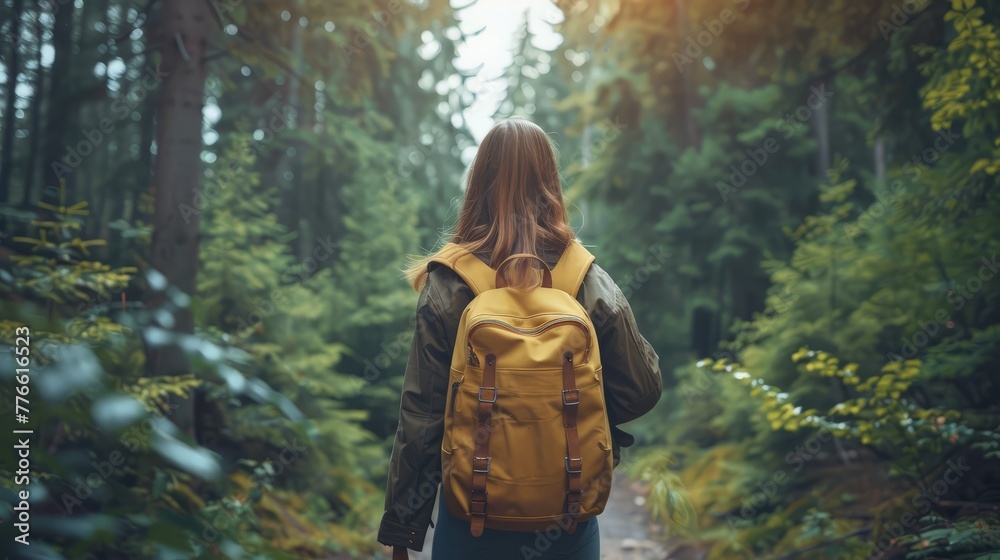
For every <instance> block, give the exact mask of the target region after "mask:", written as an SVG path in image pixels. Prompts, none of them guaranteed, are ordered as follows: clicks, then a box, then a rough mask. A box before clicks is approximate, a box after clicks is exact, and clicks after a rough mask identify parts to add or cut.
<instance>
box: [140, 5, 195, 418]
mask: <svg viewBox="0 0 1000 560" xmlns="http://www.w3.org/2000/svg"><path fill="white" fill-rule="evenodd" d="M208 6H209V4H208V2H205V1H204V0H164V1H163V11H162V22H163V23H162V33H161V37H162V38H163V47H162V59H161V67H160V70H161V71H162V72H164V73H165V74H166V76H165V77H164V78H163V82H162V83H161V84H160V91H159V93H158V95H157V100H156V123H157V129H156V159H155V162H154V164H153V184H154V186H155V188H156V208H155V211H154V214H153V239H152V246H151V247H150V265H151V267H152V268H153V269H154V270H156V271H158V272H160V273H161V274H163V275H164V276H165V277H166V279H167V281H168V282H169V283H170V285H171V286H172V287H174V288H176V289H178V290H180V291H182V292H184V293H186V294H188V295H194V293H195V287H196V285H195V280H196V276H197V272H198V222H199V220H198V212H199V210H198V208H199V207H200V206H201V200H200V195H199V190H198V187H199V184H200V180H201V149H202V137H201V126H202V106H203V103H204V96H205V77H206V73H207V72H206V62H205V52H206V49H207V48H208V46H209V33H210V22H211V20H210V15H209V13H208V12H207V10H206V9H207V7H208ZM165 300H166V298H165V297H164V295H163V294H162V293H155V294H151V297H150V298H149V304H150V307H152V308H157V307H161V306H163V305H164V303H165ZM164 326H165V327H166V325H164ZM168 330H170V331H173V332H174V333H175V334H179V335H185V334H191V333H193V332H194V318H193V316H192V315H191V311H190V309H189V308H186V307H185V308H183V309H179V310H177V312H176V314H175V316H174V323H173V325H171V326H170V327H169V329H168ZM190 371H191V368H190V364H189V363H188V360H187V357H186V356H185V354H184V352H183V351H182V350H181V348H180V347H179V346H177V345H167V346H160V347H158V348H152V347H150V348H148V355H147V373H149V374H152V375H182V374H186V373H190ZM192 403H193V400H192V399H186V400H184V401H181V402H177V403H175V404H176V405H177V406H176V407H174V408H173V413H172V415H171V417H172V419H173V420H174V422H175V423H176V424H177V425H178V427H180V428H181V429H182V430H184V431H185V432H186V433H188V434H193V433H194V428H195V425H194V407H193V406H192Z"/></svg>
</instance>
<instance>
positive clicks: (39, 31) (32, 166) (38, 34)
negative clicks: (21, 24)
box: [21, 8, 45, 208]
mask: <svg viewBox="0 0 1000 560" xmlns="http://www.w3.org/2000/svg"><path fill="white" fill-rule="evenodd" d="M41 14H42V8H38V12H37V19H36V21H35V40H36V41H37V44H36V47H37V48H36V51H35V86H34V88H32V89H34V92H33V96H32V100H31V124H30V126H31V128H30V130H31V136H30V137H29V142H30V145H29V148H28V160H27V162H28V163H27V171H26V174H25V178H24V193H23V195H22V197H21V207H22V208H28V207H29V206H31V202H32V200H31V193H32V192H33V191H34V190H35V172H36V171H37V170H38V151H39V149H41V136H42V103H44V102H45V95H44V93H43V92H44V91H45V70H44V69H43V68H42V45H43V43H44V41H45V30H44V28H43V26H42V18H41Z"/></svg>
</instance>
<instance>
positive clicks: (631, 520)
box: [598, 475, 667, 560]
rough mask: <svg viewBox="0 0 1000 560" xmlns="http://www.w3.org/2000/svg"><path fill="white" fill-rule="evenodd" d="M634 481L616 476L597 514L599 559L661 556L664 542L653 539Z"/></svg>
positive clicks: (654, 558)
mask: <svg viewBox="0 0 1000 560" xmlns="http://www.w3.org/2000/svg"><path fill="white" fill-rule="evenodd" d="M639 490H640V487H639V485H638V484H637V483H635V482H633V481H632V480H630V479H628V478H626V477H625V476H621V475H619V476H616V477H615V478H614V481H613V482H612V486H611V497H610V498H609V499H608V505H607V507H606V508H605V510H604V513H602V514H601V515H600V517H599V518H598V519H600V527H601V559H602V560H664V559H665V558H666V557H667V556H666V546H665V545H664V544H663V543H662V542H660V541H658V540H654V539H653V538H652V537H651V535H650V532H651V529H652V528H653V525H652V523H651V521H650V518H649V511H648V510H647V509H646V508H645V507H644V506H642V505H640V504H642V503H643V497H642V495H641V494H640V493H639Z"/></svg>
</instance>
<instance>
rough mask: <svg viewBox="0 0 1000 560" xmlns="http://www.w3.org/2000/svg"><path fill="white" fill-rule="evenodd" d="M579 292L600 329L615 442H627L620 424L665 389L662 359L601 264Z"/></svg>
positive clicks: (652, 402) (646, 408) (646, 409)
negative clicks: (643, 335) (640, 331)
mask: <svg viewBox="0 0 1000 560" xmlns="http://www.w3.org/2000/svg"><path fill="white" fill-rule="evenodd" d="M583 288H584V291H582V293H581V294H580V297H581V299H582V300H583V301H582V303H583V305H584V307H585V308H586V309H587V310H588V312H590V314H591V319H593V321H594V326H595V328H596V329H597V336H598V345H599V346H598V347H599V348H600V351H601V365H602V366H603V368H604V398H605V401H606V403H607V407H608V416H609V421H610V423H611V425H612V431H613V432H614V435H615V440H616V441H615V443H616V447H617V446H618V445H619V444H620V445H621V446H623V447H628V446H629V445H631V444H632V443H633V441H634V439H633V438H632V436H631V435H629V434H627V433H625V432H623V431H621V430H620V429H618V428H617V425H618V424H624V423H626V422H631V421H632V420H635V419H636V418H639V417H640V416H642V415H643V414H646V413H647V412H649V411H650V410H652V408H653V406H655V405H656V403H657V401H659V399H660V394H661V393H662V391H663V377H662V375H661V374H660V359H659V357H658V356H657V355H656V351H655V350H653V347H652V346H650V344H649V342H647V341H646V339H645V338H643V337H642V335H641V334H639V328H638V327H637V326H636V323H635V316H634V315H633V313H632V308H631V306H630V305H629V303H628V301H627V300H626V299H625V295H624V294H623V293H622V291H621V289H620V288H619V287H618V285H617V284H615V283H614V280H612V279H611V277H610V276H609V275H608V274H607V273H606V272H604V271H603V270H602V269H601V268H600V267H598V266H597V265H592V267H591V272H589V273H588V276H587V279H586V280H585V282H584V285H583Z"/></svg>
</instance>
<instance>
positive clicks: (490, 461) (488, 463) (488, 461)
mask: <svg viewBox="0 0 1000 560" xmlns="http://www.w3.org/2000/svg"><path fill="white" fill-rule="evenodd" d="M476 461H486V468H485V469H477V468H476ZM492 467H493V457H473V458H472V472H478V473H488V472H490V468H492Z"/></svg>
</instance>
